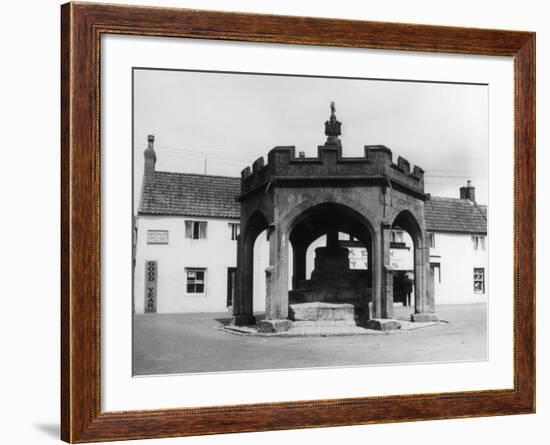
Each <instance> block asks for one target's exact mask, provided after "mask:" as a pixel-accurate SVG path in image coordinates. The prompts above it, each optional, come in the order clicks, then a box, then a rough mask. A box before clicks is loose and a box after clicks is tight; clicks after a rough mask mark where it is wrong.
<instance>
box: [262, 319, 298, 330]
mask: <svg viewBox="0 0 550 445" xmlns="http://www.w3.org/2000/svg"><path fill="white" fill-rule="evenodd" d="M291 326H292V321H290V320H287V319H282V320H260V321H259V322H258V332H263V333H272V332H285V331H288V330H289V329H290V327H291Z"/></svg>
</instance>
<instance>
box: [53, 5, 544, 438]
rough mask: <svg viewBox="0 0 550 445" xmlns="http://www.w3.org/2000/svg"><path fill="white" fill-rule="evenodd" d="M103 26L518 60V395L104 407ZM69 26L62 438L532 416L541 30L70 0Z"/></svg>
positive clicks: (64, 48)
mask: <svg viewBox="0 0 550 445" xmlns="http://www.w3.org/2000/svg"><path fill="white" fill-rule="evenodd" d="M106 33H108V34H126V35H138V36H140V35H145V36H166V37H178V38H193V39H221V40H235V41H246V42H275V43H285V44H296V45H322V46H336V47H353V48H378V49H385V50H408V51H427V52H446V53H460V54H476V55H496V56H511V57H513V60H514V70H515V80H514V82H515V84H514V88H515V93H514V94H515V126H514V134H515V179H514V184H515V189H514V252H513V255H514V387H513V389H510V390H484V391H473V392H455V393H437V394H417V395H400V396H384V397H368V398H348V399H330V400H315V401H299V402H286V403H262V404H248V405H236V406H212V407H209V408H185V409H167V410H152V411H130V412H102V410H101V404H100V358H101V348H100V337H101V330H100V305H101V298H100V267H99V266H100V233H101V227H100V199H101V196H100V181H101V178H100V137H99V136H100V120H99V116H100V110H101V108H100V55H101V45H100V38H101V36H102V35H103V34H106ZM61 34H62V43H61V85H62V88H61V113H62V114H61V149H62V157H61V171H62V178H61V202H62V208H61V221H62V226H61V233H62V243H61V270H62V274H61V290H62V293H61V314H62V316H61V332H62V341H61V369H62V374H61V437H62V439H63V440H65V441H67V442H71V443H73V442H93V441H106V440H123V439H139V438H154V437H174V436H186V435H202V434H219V433H234V432H246V431H265V430H282V429H290V428H308V427H323V426H340V425H356V424H369V423H382V422H403V421H413V420H428V419H443V418H460V417H474V416H494V415H507V414H520V413H533V412H534V411H535V34H534V33H530V32H518V31H502V30H486V29H467V28H454V27H440V26H425V25H410V24H395V23H392V24H390V23H380V22H362V21H351V20H335V19H325V18H307V17H287V16H273V15H256V14H242V13H225V12H213V11H197V10H186V9H172V8H150V7H134V6H117V5H107V4H91V3H85V4H83V3H68V4H65V5H63V6H62V7H61ZM510 254H512V252H510Z"/></svg>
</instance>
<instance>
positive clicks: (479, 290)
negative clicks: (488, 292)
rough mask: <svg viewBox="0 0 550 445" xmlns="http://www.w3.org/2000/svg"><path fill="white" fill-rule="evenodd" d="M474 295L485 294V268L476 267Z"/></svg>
mask: <svg viewBox="0 0 550 445" xmlns="http://www.w3.org/2000/svg"><path fill="white" fill-rule="evenodd" d="M474 293H475V294H484V293H485V269H484V268H483V267H474Z"/></svg>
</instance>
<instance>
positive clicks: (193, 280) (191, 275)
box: [185, 267, 206, 294]
mask: <svg viewBox="0 0 550 445" xmlns="http://www.w3.org/2000/svg"><path fill="white" fill-rule="evenodd" d="M185 275H186V279H187V293H188V294H204V292H205V289H206V287H205V286H206V268H202V267H187V268H185Z"/></svg>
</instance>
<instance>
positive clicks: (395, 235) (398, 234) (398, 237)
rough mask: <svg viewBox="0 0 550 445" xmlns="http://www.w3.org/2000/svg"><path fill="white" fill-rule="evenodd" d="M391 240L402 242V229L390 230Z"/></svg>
mask: <svg viewBox="0 0 550 445" xmlns="http://www.w3.org/2000/svg"><path fill="white" fill-rule="evenodd" d="M391 242H392V243H402V242H403V231H402V230H392V231H391Z"/></svg>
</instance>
